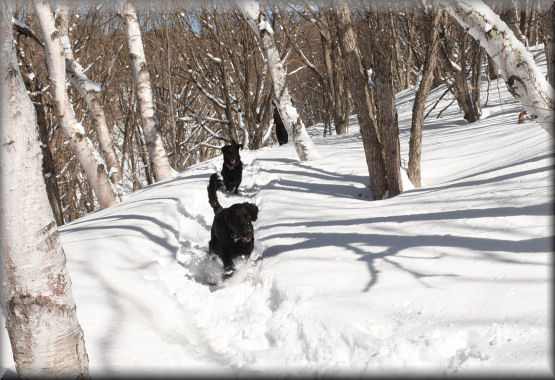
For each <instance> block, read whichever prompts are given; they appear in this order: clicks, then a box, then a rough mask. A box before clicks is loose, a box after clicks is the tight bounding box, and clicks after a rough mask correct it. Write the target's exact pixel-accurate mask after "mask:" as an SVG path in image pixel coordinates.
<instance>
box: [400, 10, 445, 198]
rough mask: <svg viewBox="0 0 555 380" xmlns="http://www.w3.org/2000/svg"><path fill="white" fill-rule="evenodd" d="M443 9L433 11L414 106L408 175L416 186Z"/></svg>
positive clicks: (419, 177)
mask: <svg viewBox="0 0 555 380" xmlns="http://www.w3.org/2000/svg"><path fill="white" fill-rule="evenodd" d="M442 13H443V12H442V11H441V10H437V9H434V10H432V11H431V19H432V23H431V27H430V33H429V35H428V36H429V40H430V43H429V44H428V47H427V49H426V58H425V61H424V71H423V72H422V79H421V81H420V85H419V86H418V89H417V90H416V95H415V99H414V104H413V106H412V125H411V129H410V140H409V165H408V166H409V167H408V171H407V175H408V177H409V179H410V181H411V182H412V184H413V185H414V187H421V186H422V179H421V178H422V174H421V172H420V160H421V157H422V129H423V126H424V110H425V108H426V99H427V98H428V95H429V93H430V90H431V89H432V83H433V77H434V71H435V68H436V65H437V55H438V50H439V35H438V31H439V21H440V20H441V17H442Z"/></svg>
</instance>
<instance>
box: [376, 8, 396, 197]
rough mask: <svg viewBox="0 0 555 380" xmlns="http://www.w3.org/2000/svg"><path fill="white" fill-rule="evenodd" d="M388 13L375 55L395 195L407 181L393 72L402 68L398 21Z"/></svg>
mask: <svg viewBox="0 0 555 380" xmlns="http://www.w3.org/2000/svg"><path fill="white" fill-rule="evenodd" d="M388 13H389V23H388V22H386V20H384V18H382V16H381V15H379V16H378V17H379V18H378V27H379V29H380V32H379V35H378V38H379V43H377V44H375V46H374V49H373V50H374V54H373V58H374V68H375V70H376V87H377V88H378V89H379V91H376V92H375V94H374V95H375V99H376V106H377V110H378V112H377V116H378V117H377V122H378V128H379V129H380V131H381V132H382V138H383V146H384V166H385V172H386V179H387V188H388V191H389V197H390V198H391V197H394V196H396V195H398V194H400V193H401V192H402V191H403V181H402V179H401V148H400V143H399V124H398V117H397V107H396V104H395V93H396V91H395V84H394V75H393V73H394V72H397V71H398V70H397V64H396V62H395V59H393V57H392V54H391V46H393V45H394V42H393V41H394V40H395V34H394V31H393V27H394V24H393V23H392V22H391V19H392V17H393V16H392V15H391V10H390V11H389V12H388ZM384 16H385V15H384Z"/></svg>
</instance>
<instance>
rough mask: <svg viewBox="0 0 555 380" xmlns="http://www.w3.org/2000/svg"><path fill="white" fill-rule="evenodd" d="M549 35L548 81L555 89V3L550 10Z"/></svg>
mask: <svg viewBox="0 0 555 380" xmlns="http://www.w3.org/2000/svg"><path fill="white" fill-rule="evenodd" d="M549 14H550V17H549V34H548V36H547V44H546V47H545V48H546V52H547V80H548V81H549V83H551V86H553V87H555V75H554V73H553V71H554V69H555V54H554V53H555V52H554V51H553V50H554V49H555V41H554V40H555V2H554V3H552V4H551V8H550V9H549Z"/></svg>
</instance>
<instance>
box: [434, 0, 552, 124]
mask: <svg viewBox="0 0 555 380" xmlns="http://www.w3.org/2000/svg"><path fill="white" fill-rule="evenodd" d="M440 3H441V4H442V5H443V6H445V7H446V9H447V11H448V12H449V13H450V14H451V15H452V16H453V17H454V18H455V19H456V20H457V21H458V22H459V24H461V26H463V27H464V28H466V29H467V30H468V31H469V33H470V34H471V35H472V36H473V37H474V38H475V39H476V40H477V41H478V42H479V43H480V45H481V46H482V47H483V48H484V49H485V50H486V52H487V53H488V55H489V56H490V57H492V58H493V59H494V60H495V62H496V63H497V64H498V65H499V68H500V69H501V71H502V72H503V78H504V79H505V83H506V85H507V88H508V89H509V91H510V92H511V94H512V95H513V96H514V97H516V98H517V99H518V100H519V101H520V102H521V103H522V105H523V106H524V108H525V109H526V111H527V112H528V114H529V115H530V116H531V117H532V118H534V119H536V121H537V122H538V123H539V124H540V125H541V126H542V127H543V128H544V129H545V130H546V131H547V132H548V133H549V134H551V135H552V134H553V121H554V120H553V100H554V98H555V95H554V92H553V87H551V85H550V84H549V83H548V82H547V81H546V80H545V78H544V76H543V75H542V73H541V72H540V70H539V69H538V67H537V66H536V65H535V63H534V59H533V57H532V56H531V54H530V53H529V52H528V51H527V50H526V48H525V46H524V45H522V44H521V43H520V42H519V41H514V40H513V41H511V40H510V39H509V38H508V37H507V34H508V33H509V29H508V27H507V25H505V23H503V22H502V21H501V20H499V19H489V18H488V16H487V15H484V14H481V13H480V12H479V11H478V10H477V9H475V8H474V6H476V5H478V4H479V6H480V8H482V9H489V8H488V7H487V5H485V4H483V3H482V2H470V1H469V2H468V3H467V2H466V0H462V1H455V0H440ZM486 26H487V28H486Z"/></svg>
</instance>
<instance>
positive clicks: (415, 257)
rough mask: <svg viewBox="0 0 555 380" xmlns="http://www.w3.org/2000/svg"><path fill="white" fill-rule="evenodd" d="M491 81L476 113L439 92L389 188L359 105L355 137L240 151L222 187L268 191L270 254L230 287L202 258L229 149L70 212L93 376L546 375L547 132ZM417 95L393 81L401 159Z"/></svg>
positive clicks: (264, 211)
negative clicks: (412, 166) (412, 162)
mask: <svg viewBox="0 0 555 380" xmlns="http://www.w3.org/2000/svg"><path fill="white" fill-rule="evenodd" d="M486 86H487V83H486V82H484V96H483V98H485V89H486ZM490 86H491V91H490V95H489V99H488V104H487V106H484V109H483V116H482V120H480V121H479V122H477V123H473V124H468V123H466V122H465V121H464V120H462V116H461V114H460V112H459V110H458V109H457V108H456V105H455V104H453V105H451V106H450V107H449V108H447V109H446V110H445V111H444V112H443V113H442V117H441V118H439V119H437V118H436V116H437V114H438V112H440V111H441V110H442V109H443V108H444V107H445V106H447V105H448V104H449V103H450V102H451V100H452V99H449V98H446V99H443V100H442V101H441V102H440V103H439V104H438V106H437V107H436V109H435V110H434V111H433V112H432V113H431V114H430V116H429V117H428V119H427V120H426V125H425V130H424V138H423V143H424V146H423V161H422V173H423V184H424V185H423V187H422V188H421V189H411V188H410V186H409V185H410V184H409V183H408V181H405V191H404V192H403V193H402V194H401V195H399V196H398V197H395V198H392V199H387V200H382V201H377V202H372V201H370V200H369V197H370V191H369V189H368V188H367V184H368V182H369V181H368V172H367V168H366V165H365V160H364V152H363V148H362V143H361V141H360V134H359V133H358V126H357V125H356V119H354V118H353V119H352V120H351V126H350V128H349V134H348V135H346V136H332V137H326V138H323V137H321V133H322V129H321V126H315V127H311V128H309V132H310V133H312V135H313V139H314V142H315V144H316V147H317V149H318V150H319V152H320V154H321V155H322V158H321V159H318V160H315V161H311V162H303V163H301V162H298V161H297V160H296V155H295V152H294V148H293V147H292V144H288V145H286V146H283V147H269V148H264V149H261V150H259V151H242V152H241V155H242V159H243V162H244V166H245V169H244V174H243V182H242V184H241V187H240V191H241V195H240V196H232V195H226V194H224V193H222V192H219V193H218V195H219V198H220V203H221V204H222V205H223V206H224V207H227V206H229V205H231V204H232V203H235V202H244V201H250V202H254V203H256V204H257V205H258V206H259V208H260V213H259V219H258V221H257V222H256V223H255V236H256V239H257V240H256V247H255V254H257V255H258V254H260V255H262V256H263V260H262V262H261V265H259V266H257V267H255V268H256V270H255V271H254V272H249V276H248V278H246V276H243V277H241V276H237V277H236V278H232V279H231V281H229V283H228V284H227V286H224V287H221V288H217V289H216V288H214V287H210V286H208V285H206V284H205V282H203V280H204V279H205V275H206V273H207V272H209V269H207V268H206V265H212V264H211V263H206V262H203V261H202V255H203V254H204V252H205V251H206V250H207V245H208V240H209V237H210V226H211V223H212V218H213V211H212V209H211V208H210V206H209V204H208V199H207V194H206V186H207V185H208V178H209V176H210V174H212V173H213V172H215V171H219V170H220V168H221V164H222V159H221V157H218V158H216V159H213V160H211V161H208V162H205V163H202V164H199V165H197V166H195V167H192V168H189V169H188V170H185V171H184V172H183V173H181V174H180V175H179V176H178V177H177V178H174V179H172V180H169V181H166V182H164V183H160V184H157V185H154V186H150V187H148V188H145V189H142V190H140V191H137V192H135V193H133V194H130V195H128V196H127V197H126V199H125V200H124V201H123V202H122V203H121V204H120V205H118V206H116V207H112V208H110V209H107V210H103V211H99V212H96V213H93V214H90V215H88V216H86V217H84V218H81V219H79V220H77V221H75V222H73V223H71V224H70V225H68V226H65V227H63V228H62V229H61V230H62V234H61V237H62V242H63V245H64V249H65V251H66V255H67V259H68V267H69V272H70V275H71V278H72V281H73V292H74V296H75V299H76V303H77V312H78V317H79V321H80V322H81V324H82V327H83V330H84V332H85V341H86V344H87V350H88V353H89V358H90V366H91V371H92V374H93V376H94V375H95V374H97V375H98V374H104V373H115V372H117V373H122V371H127V372H128V373H131V374H137V373H140V374H142V375H145V374H148V373H149V372H151V373H153V374H160V373H163V374H171V373H179V374H187V373H192V374H202V373H209V374H217V373H221V374H227V375H230V374H253V373H254V374H256V373H261V372H264V373H266V372H270V373H276V374H277V373H279V374H280V375H287V374H299V373H303V372H305V373H308V374H316V373H326V374H330V373H332V374H334V373H335V374H344V373H345V372H344V371H348V373H353V372H354V373H360V372H364V373H373V374H375V373H391V372H397V373H414V371H421V372H424V373H435V374H446V375H448V374H452V373H455V372H457V373H463V374H471V373H474V371H478V372H479V373H485V372H492V373H495V374H501V373H503V374H505V375H513V376H520V375H523V374H526V375H534V374H548V373H549V360H550V359H549V354H550V351H549V335H550V334H549V326H548V322H549V313H548V310H549V294H550V292H549V290H550V280H551V276H550V273H551V269H552V268H551V265H552V264H551V260H550V254H551V251H552V246H551V242H552V238H553V235H552V231H551V229H552V218H551V215H552V194H553V183H552V179H551V174H552V172H551V171H552V168H553V167H552V159H553V150H552V146H551V139H550V138H549V136H548V135H547V134H546V133H545V131H544V130H542V129H541V128H540V127H539V126H538V125H536V124H535V123H534V122H531V121H528V122H527V123H525V124H520V125H519V124H517V117H518V113H519V112H520V110H521V107H520V106H519V104H518V103H516V102H515V101H514V99H513V98H512V97H510V95H508V93H507V92H506V89H505V87H504V85H503V83H502V80H501V81H499V83H498V82H497V81H495V82H492V83H491V84H490ZM496 86H499V89H500V90H499V92H498V91H497V89H496ZM444 91H445V88H444V86H440V87H439V88H436V89H435V90H433V92H432V94H431V95H430V99H429V100H428V109H429V108H430V107H431V106H432V105H433V104H434V103H435V101H436V100H437V99H438V98H439V96H440V95H441V94H442V93H443V92H444ZM413 98H414V93H413V91H412V90H407V91H404V92H402V93H400V94H398V97H397V100H398V112H399V123H400V128H401V148H402V156H403V158H404V159H405V160H406V159H407V154H408V152H407V147H408V138H409V131H410V115H411V107H412V103H413ZM240 273H242V274H245V273H246V272H245V271H243V272H240ZM4 334H5V330H4ZM3 348H6V345H5V339H4V340H3ZM3 352H4V354H3V358H4V359H3V363H6V360H5V358H6V357H7V355H9V354H7V353H6V352H9V349H8V350H6V349H3ZM12 365H13V364H12ZM123 373H125V372H123Z"/></svg>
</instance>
